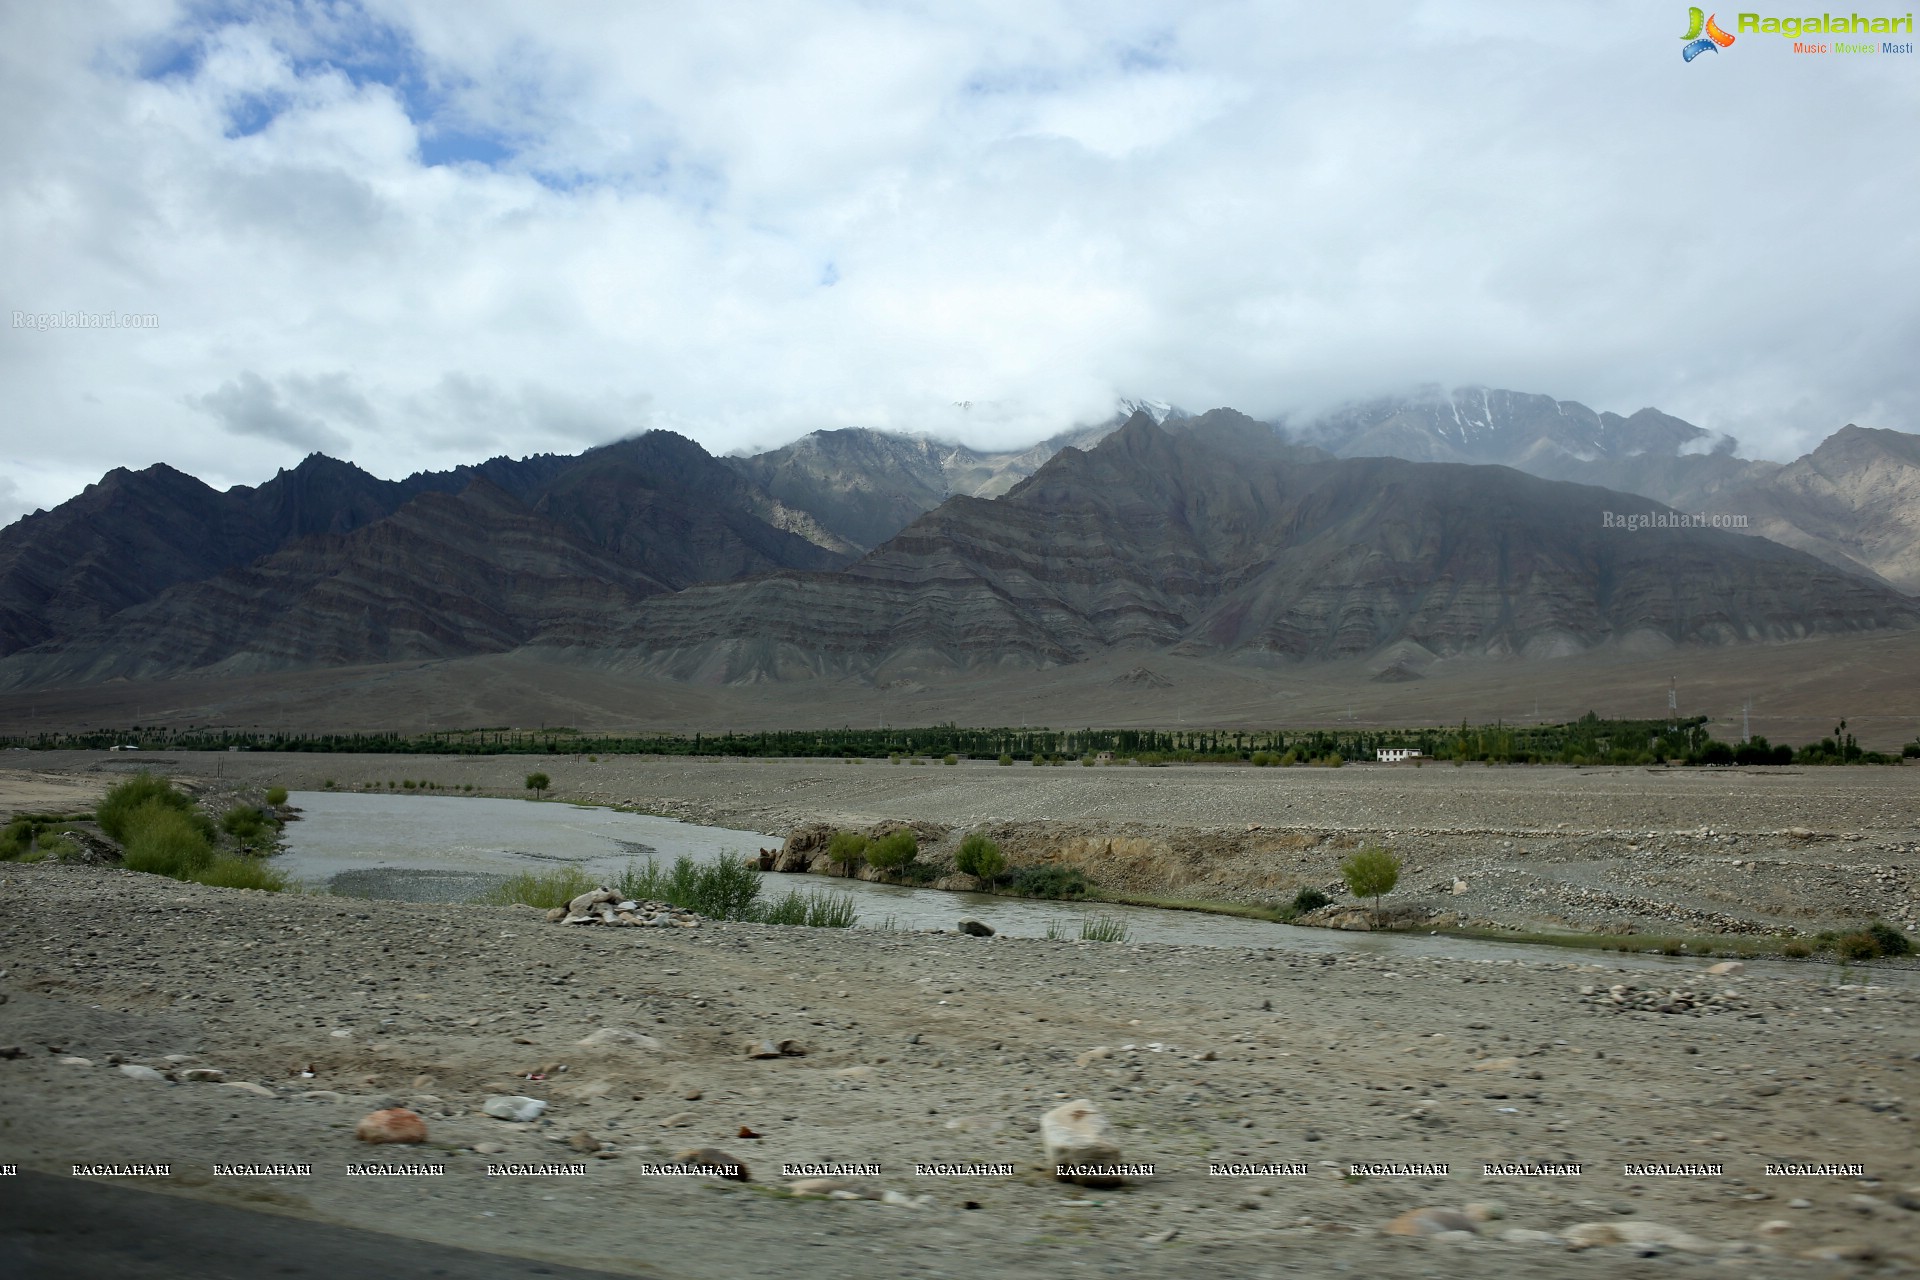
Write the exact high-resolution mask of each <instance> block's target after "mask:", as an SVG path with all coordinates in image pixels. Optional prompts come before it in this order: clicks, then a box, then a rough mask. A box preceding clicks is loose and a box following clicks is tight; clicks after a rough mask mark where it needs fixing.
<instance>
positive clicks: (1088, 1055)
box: [1073, 1045, 1113, 1067]
mask: <svg viewBox="0 0 1920 1280" xmlns="http://www.w3.org/2000/svg"><path fill="white" fill-rule="evenodd" d="M1112 1056H1113V1050H1112V1049H1109V1048H1108V1047H1107V1046H1106V1045H1097V1046H1095V1047H1094V1048H1091V1049H1089V1050H1087V1051H1086V1052H1085V1053H1083V1054H1081V1055H1080V1056H1079V1057H1077V1058H1075V1059H1074V1060H1073V1065H1074V1066H1076V1067H1085V1066H1090V1065H1091V1064H1093V1063H1095V1062H1099V1061H1100V1060H1101V1059H1103V1058H1111V1057H1112Z"/></svg>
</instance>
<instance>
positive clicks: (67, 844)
mask: <svg viewBox="0 0 1920 1280" xmlns="http://www.w3.org/2000/svg"><path fill="white" fill-rule="evenodd" d="M34 852H35V853H36V854H38V855H39V856H40V857H42V858H52V859H53V860H54V861H55V862H72V861H74V860H75V859H77V858H79V857H80V856H81V855H82V854H84V853H86V850H85V849H83V848H82V847H81V846H80V842H79V841H77V840H73V839H70V838H69V837H68V836H67V835H66V834H65V833H61V834H58V835H51V836H41V837H40V844H39V846H38V847H37V848H36V849H35V850H34Z"/></svg>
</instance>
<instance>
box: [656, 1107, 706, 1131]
mask: <svg viewBox="0 0 1920 1280" xmlns="http://www.w3.org/2000/svg"><path fill="white" fill-rule="evenodd" d="M696 1119H698V1117H697V1116H695V1115H694V1114H693V1112H691V1111H681V1112H676V1113H675V1114H673V1115H670V1116H668V1117H667V1118H666V1119H665V1120H662V1121H661V1122H660V1127H661V1128H662V1129H684V1128H686V1127H687V1126H689V1125H691V1124H692V1123H693V1122H694V1121H695V1120H696Z"/></svg>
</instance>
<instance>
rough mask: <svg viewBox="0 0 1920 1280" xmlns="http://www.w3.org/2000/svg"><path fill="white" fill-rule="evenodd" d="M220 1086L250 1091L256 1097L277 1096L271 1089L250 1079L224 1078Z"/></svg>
mask: <svg viewBox="0 0 1920 1280" xmlns="http://www.w3.org/2000/svg"><path fill="white" fill-rule="evenodd" d="M220 1087H221V1088H222V1089H236V1090H238V1091H239V1092H241V1093H250V1094H252V1095H254V1096H255V1097H256V1098H272V1097H277V1096H278V1095H277V1094H275V1093H274V1091H273V1090H271V1089H269V1088H267V1086H265V1085H263V1084H255V1083H254V1082H253V1081H251V1080H226V1081H222V1082H221V1084H220Z"/></svg>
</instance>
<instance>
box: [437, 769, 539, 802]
mask: <svg viewBox="0 0 1920 1280" xmlns="http://www.w3.org/2000/svg"><path fill="white" fill-rule="evenodd" d="M407 785H408V786H412V785H413V784H412V783H411V782H409V783H408V784H407ZM552 785H553V779H552V778H549V777H548V776H547V775H546V774H544V773H530V774H528V775H527V790H529V791H531V792H533V798H534V799H536V800H538V799H539V798H540V797H541V795H542V794H544V793H545V791H546V789H547V788H548V787H550V786H552Z"/></svg>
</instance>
